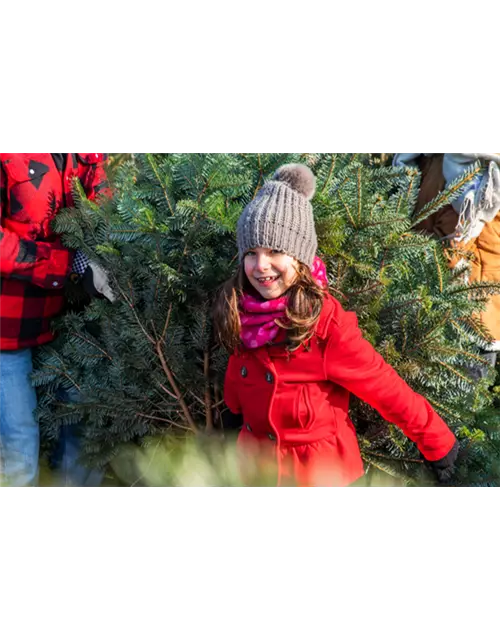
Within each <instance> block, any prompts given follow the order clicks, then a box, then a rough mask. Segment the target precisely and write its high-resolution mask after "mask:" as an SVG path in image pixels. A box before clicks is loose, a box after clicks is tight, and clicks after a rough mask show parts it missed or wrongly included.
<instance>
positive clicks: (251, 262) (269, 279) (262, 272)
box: [243, 247, 299, 300]
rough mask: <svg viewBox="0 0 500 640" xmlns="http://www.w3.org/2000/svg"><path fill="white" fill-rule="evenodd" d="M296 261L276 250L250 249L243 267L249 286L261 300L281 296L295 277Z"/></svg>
mask: <svg viewBox="0 0 500 640" xmlns="http://www.w3.org/2000/svg"><path fill="white" fill-rule="evenodd" d="M298 264H299V263H298V261H297V260H296V259H295V258H292V257H291V256H289V255H287V254H286V253H283V251H278V250H277V249H263V248H262V247H259V248H257V249H250V251H247V252H246V254H245V258H244V261H243V265H244V268H245V275H246V277H247V278H248V280H249V282H250V284H251V285H252V287H254V289H256V290H257V291H258V292H259V293H260V295H261V296H262V297H263V298H266V299H267V300H272V299H273V298H279V297H280V296H282V295H283V294H284V293H285V292H286V291H287V290H288V289H289V288H290V287H291V286H292V284H293V282H294V280H295V278H296V277H297V267H298Z"/></svg>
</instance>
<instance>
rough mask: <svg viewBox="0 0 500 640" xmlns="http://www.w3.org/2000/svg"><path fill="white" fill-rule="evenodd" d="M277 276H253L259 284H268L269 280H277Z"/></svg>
mask: <svg viewBox="0 0 500 640" xmlns="http://www.w3.org/2000/svg"><path fill="white" fill-rule="evenodd" d="M278 278H279V276H267V277H266V278H255V279H256V280H257V282H260V284H268V283H270V282H275V281H276V280H278Z"/></svg>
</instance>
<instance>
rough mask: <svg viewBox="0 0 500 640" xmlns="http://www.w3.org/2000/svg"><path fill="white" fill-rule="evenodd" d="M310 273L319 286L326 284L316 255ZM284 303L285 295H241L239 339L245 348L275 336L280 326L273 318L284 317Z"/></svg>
mask: <svg viewBox="0 0 500 640" xmlns="http://www.w3.org/2000/svg"><path fill="white" fill-rule="evenodd" d="M311 275H312V277H313V278H314V279H315V280H316V282H317V283H318V284H319V285H320V286H322V287H325V288H326V287H327V286H328V279H327V277H326V267H325V264H324V263H323V261H322V260H321V259H320V258H318V257H316V258H314V263H313V266H312V269H311ZM286 304H287V297H286V296H282V297H281V298H275V299H274V300H260V299H258V298H256V297H254V296H253V295H250V294H249V293H245V294H244V295H243V296H242V298H241V300H240V305H241V311H240V321H241V341H242V342H243V344H244V346H245V347H246V348H247V349H257V348H258V347H262V346H263V345H264V344H267V343H268V342H272V341H273V340H274V338H276V336H277V334H278V331H279V330H280V327H278V325H277V324H276V322H275V320H278V319H281V318H285V309H286Z"/></svg>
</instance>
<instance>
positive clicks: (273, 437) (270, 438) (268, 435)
mask: <svg viewBox="0 0 500 640" xmlns="http://www.w3.org/2000/svg"><path fill="white" fill-rule="evenodd" d="M267 437H268V438H269V440H272V441H273V442H275V441H276V436H275V435H274V433H268V434H267Z"/></svg>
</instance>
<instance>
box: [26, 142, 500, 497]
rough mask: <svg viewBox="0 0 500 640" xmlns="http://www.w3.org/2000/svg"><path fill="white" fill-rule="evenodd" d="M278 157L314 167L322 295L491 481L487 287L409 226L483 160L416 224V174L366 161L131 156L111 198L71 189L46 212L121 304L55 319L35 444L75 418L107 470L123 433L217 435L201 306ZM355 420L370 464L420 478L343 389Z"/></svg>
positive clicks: (43, 358) (402, 449)
mask: <svg viewBox="0 0 500 640" xmlns="http://www.w3.org/2000/svg"><path fill="white" fill-rule="evenodd" d="M287 162H305V163H306V164H308V165H309V166H311V168H312V169H313V171H314V172H315V174H316V176H317V190H316V196H315V198H314V201H313V206H314V212H315V217H316V221H317V231H318V237H319V252H320V255H321V257H322V258H323V259H324V260H325V262H326V264H327V266H328V274H329V282H330V291H331V293H332V294H333V295H334V296H335V297H337V298H338V300H339V301H340V302H341V303H342V305H343V306H344V308H345V309H349V310H353V311H355V312H356V313H357V315H358V318H359V322H360V326H361V327H362V329H363V330H364V334H365V337H366V338H367V339H368V340H370V341H371V342H372V344H373V345H374V346H375V347H376V348H377V349H378V350H379V351H380V353H381V354H382V355H383V356H384V358H385V359H386V360H387V361H388V362H389V363H390V364H391V365H392V366H394V368H395V369H396V370H397V371H398V373H399V374H400V375H401V376H402V377H403V378H404V379H405V380H406V381H407V382H408V383H409V385H410V386H411V387H412V388H413V389H415V390H416V391H417V392H419V393H422V395H424V396H425V397H426V398H427V399H428V400H429V402H430V403H431V404H432V405H433V406H434V408H435V409H436V410H437V411H438V413H439V414H440V415H441V416H442V417H443V418H444V419H445V421H446V422H447V423H448V424H449V425H450V426H451V427H452V428H454V429H455V430H456V431H457V433H458V435H459V436H460V437H461V443H462V455H461V463H460V468H459V473H458V474H457V478H458V482H459V483H462V484H468V483H475V484H481V483H482V482H483V480H482V479H483V478H487V479H486V480H484V482H485V483H486V484H495V483H497V482H498V481H499V479H500V475H499V471H498V470H497V469H498V468H499V465H498V463H497V462H496V461H495V460H496V457H495V456H497V453H496V451H497V449H498V444H497V442H496V435H497V433H498V432H499V430H500V424H498V421H496V422H495V419H494V417H493V418H492V415H493V416H494V415H496V414H492V413H491V412H492V411H493V409H492V402H493V395H494V394H493V392H492V391H491V390H489V388H488V386H489V385H490V384H491V382H492V380H491V379H482V380H479V381H478V380H476V379H474V377H473V376H472V375H471V374H470V370H471V365H472V364H474V363H477V362H481V361H482V358H481V357H480V355H479V353H480V349H481V348H484V347H485V346H486V345H487V344H488V341H489V337H488V335H487V334H486V332H485V330H484V327H482V326H481V323H480V322H479V320H478V319H477V312H478V311H479V310H480V309H481V308H482V306H483V304H484V301H485V299H486V297H487V296H489V295H492V294H494V293H496V292H497V289H495V286H494V285H491V286H490V285H488V284H484V283H482V284H473V285H468V284H466V282H465V279H464V276H465V275H466V274H465V271H464V269H455V270H450V269H449V267H448V264H447V259H446V258H447V256H446V250H445V247H443V246H442V245H441V244H440V243H439V242H438V241H436V240H434V239H432V238H429V237H427V236H424V235H423V234H421V233H415V232H414V231H413V230H412V227H413V226H414V225H415V224H417V223H418V222H419V221H420V220H422V219H424V218H425V217H426V216H429V215H432V214H433V212H434V211H436V210H437V209H438V208H440V207H441V206H443V205H444V204H445V203H447V202H450V201H451V200H453V199H454V198H456V197H457V196H458V195H460V194H461V193H462V192H463V191H464V190H465V188H466V187H467V184H468V183H469V182H470V181H471V180H472V179H473V177H474V176H475V175H476V173H477V172H478V171H479V166H478V165H474V166H471V167H470V168H469V169H468V171H467V172H466V173H465V174H464V176H462V177H461V178H460V179H458V180H457V181H456V182H455V183H454V184H453V185H451V186H450V187H449V189H448V190H447V191H446V192H443V193H441V194H439V195H438V196H437V198H436V199H435V200H434V201H433V202H431V203H429V205H427V207H425V209H424V210H422V211H420V212H419V215H418V219H416V218H415V217H414V215H413V212H414V209H415V204H416V199H417V194H418V187H419V181H420V176H419V173H418V172H417V171H416V170H410V169H406V168H392V167H384V166H382V165H383V162H381V160H380V157H378V156H370V155H364V156H356V155H353V154H140V155H137V156H135V157H133V158H126V159H125V160H124V161H123V162H122V163H121V164H120V165H119V166H117V167H115V170H114V178H113V182H114V197H113V199H112V200H111V201H106V202H101V203H100V204H95V203H91V202H89V201H88V200H87V199H86V198H85V195H84V193H83V191H82V189H81V188H79V186H78V185H75V189H76V191H77V207H76V208H75V209H71V210H65V211H63V212H61V213H60V214H59V215H58V216H57V217H56V220H55V230H56V231H57V232H58V233H61V234H62V235H63V238H64V242H65V243H66V244H67V245H68V246H70V247H74V248H80V249H82V250H83V251H84V252H85V253H86V254H87V255H88V256H89V257H90V258H92V259H95V260H96V261H98V262H100V263H101V264H102V265H103V266H104V267H105V268H106V269H107V270H108V272H109V274H110V278H111V284H112V286H113V288H114V289H115V291H116V293H117V294H118V301H117V302H116V303H114V304H112V305H111V304H109V303H108V302H107V301H105V300H92V301H90V302H89V301H85V302H86V304H85V305H83V306H82V305H81V304H80V302H81V301H82V297H81V296H82V294H81V292H79V291H78V290H76V289H75V290H73V291H71V292H69V293H68V295H69V296H70V298H71V299H72V300H73V301H74V305H75V306H74V309H73V310H70V311H69V312H68V313H67V314H66V315H65V316H64V317H63V318H61V319H60V320H59V321H58V333H59V337H58V339H57V340H56V341H55V342H54V343H52V344H51V345H49V346H46V347H44V348H43V349H42V350H41V351H40V354H39V358H38V366H37V371H36V373H35V375H34V382H35V384H36V385H37V386H38V387H39V389H40V392H41V402H40V409H39V417H40V422H41V428H42V433H43V435H44V440H45V442H46V444H48V445H50V443H51V442H53V441H55V440H56V439H57V437H58V432H59V428H60V427H61V425H63V424H66V423H71V422H77V421H80V420H83V421H84V424H85V440H84V445H85V453H86V456H87V458H88V460H89V461H90V462H92V463H93V464H101V465H104V464H106V463H107V462H109V461H111V460H112V459H113V458H114V457H115V456H116V454H117V452H118V451H119V450H120V447H121V446H122V445H124V444H126V443H137V444H140V443H142V442H145V441H149V440H148V437H150V436H155V435H163V434H168V435H169V437H170V436H175V437H177V438H184V437H186V436H187V435H191V434H197V435H200V434H206V433H213V432H216V431H218V430H220V428H221V420H220V416H221V411H222V410H223V402H222V384H223V375H224V371H225V366H226V362H227V354H225V353H224V352H223V350H222V349H221V348H220V347H219V346H218V345H217V344H215V342H214V339H213V335H212V330H211V323H210V309H211V306H212V303H213V299H214V295H215V292H216V291H217V289H218V287H219V286H220V284H221V283H222V282H223V281H224V280H225V279H227V278H228V277H229V276H230V275H231V274H232V272H233V271H234V269H235V267H236V260H237V249H236V243H235V234H234V232H235V226H236V221H237V219H238V217H239V215H240V213H241V211H242V208H243V207H244V206H245V204H246V203H247V202H249V201H250V200H251V199H252V198H253V196H254V195H255V193H256V192H257V190H258V189H259V187H260V186H261V185H262V183H263V181H264V180H265V179H267V178H269V177H270V176H271V175H272V173H273V172H274V171H275V170H276V168H277V167H278V166H280V165H281V164H284V163H287ZM485 364H487V363H485ZM492 376H493V373H492ZM60 385H62V386H63V387H67V388H68V387H71V386H75V387H76V388H77V389H78V390H79V391H80V394H81V402H80V403H78V404H75V405H68V404H62V403H59V402H58V401H57V395H56V390H57V388H58V387H59V386H60ZM488 412H490V413H488ZM351 417H352V419H353V422H354V423H355V425H356V427H357V431H358V436H359V441H360V446H361V451H362V456H363V459H364V460H365V463H366V466H367V470H368V471H369V472H370V473H373V472H383V473H385V474H389V475H390V476H393V477H395V478H398V482H402V483H406V484H415V483H417V484H423V483H427V482H430V481H431V479H430V475H429V474H428V473H427V471H426V467H425V465H424V464H423V462H422V459H421V458H420V456H419V454H418V451H417V449H416V447H415V446H414V445H413V443H411V442H410V441H409V440H408V439H407V438H406V437H405V436H404V435H403V434H402V433H401V432H400V431H399V429H397V428H396V427H395V426H394V425H390V424H387V423H386V422H385V421H384V420H383V419H382V418H381V417H380V416H379V415H378V414H377V413H376V412H375V411H374V410H372V409H371V408H370V407H369V406H367V405H365V404H363V403H362V402H360V401H357V400H354V399H353V401H352V408H351ZM481 421H482V422H481ZM486 423H487V426H485V425H486ZM483 467H484V468H483ZM482 472H484V474H483V475H481V473H482Z"/></svg>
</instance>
